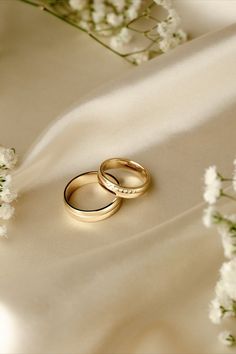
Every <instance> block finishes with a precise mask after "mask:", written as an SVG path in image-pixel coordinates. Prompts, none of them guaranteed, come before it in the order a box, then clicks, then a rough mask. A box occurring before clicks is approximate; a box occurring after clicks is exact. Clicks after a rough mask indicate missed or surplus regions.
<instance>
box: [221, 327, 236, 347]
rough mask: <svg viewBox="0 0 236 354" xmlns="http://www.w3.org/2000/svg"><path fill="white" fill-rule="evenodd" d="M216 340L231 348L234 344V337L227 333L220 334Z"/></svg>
mask: <svg viewBox="0 0 236 354" xmlns="http://www.w3.org/2000/svg"><path fill="white" fill-rule="evenodd" d="M218 338H219V341H220V342H221V343H222V344H224V345H226V346H227V347H231V346H232V345H234V344H235V342H236V339H235V336H234V335H232V334H231V333H230V332H229V331H223V332H221V333H220V334H219V337H218Z"/></svg>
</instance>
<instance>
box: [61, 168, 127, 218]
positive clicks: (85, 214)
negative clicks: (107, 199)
mask: <svg viewBox="0 0 236 354" xmlns="http://www.w3.org/2000/svg"><path fill="white" fill-rule="evenodd" d="M109 178H111V180H112V181H114V183H119V182H118V181H117V179H116V178H115V177H114V176H112V175H110V174H109ZM89 183H98V175H97V171H91V172H86V173H83V174H80V175H79V176H76V177H74V178H73V179H72V180H71V181H70V182H69V183H68V184H67V186H66V187H65V190H64V202H65V206H66V209H67V210H68V211H69V213H70V214H71V215H72V216H74V217H75V218H76V219H77V220H80V221H84V222H96V221H100V220H103V219H106V218H108V217H109V216H111V215H113V214H115V213H116V212H117V211H118V209H119V208H120V206H121V202H122V200H121V198H119V197H115V198H114V199H113V200H112V202H111V203H109V204H108V205H106V206H104V207H102V208H99V209H94V210H83V209H80V208H76V207H74V206H73V205H72V204H71V203H70V197H71V195H72V193H73V192H74V191H76V190H77V189H78V188H80V187H82V186H83V185H85V184H89Z"/></svg>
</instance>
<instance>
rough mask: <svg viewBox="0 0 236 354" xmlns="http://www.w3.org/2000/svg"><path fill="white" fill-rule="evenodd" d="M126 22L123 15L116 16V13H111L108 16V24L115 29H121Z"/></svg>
mask: <svg viewBox="0 0 236 354" xmlns="http://www.w3.org/2000/svg"><path fill="white" fill-rule="evenodd" d="M123 21H124V17H123V15H116V14H114V13H109V14H108V15H107V22H108V23H109V24H110V25H112V26H113V27H119V26H120V25H121V24H122V23H123Z"/></svg>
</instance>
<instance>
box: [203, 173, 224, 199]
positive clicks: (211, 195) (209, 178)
mask: <svg viewBox="0 0 236 354" xmlns="http://www.w3.org/2000/svg"><path fill="white" fill-rule="evenodd" d="M204 179H205V192H204V195H203V197H204V199H205V201H206V202H208V203H209V204H214V203H215V202H216V201H217V199H218V198H219V197H220V194H221V190H222V181H221V179H220V177H219V176H218V173H217V170H216V166H210V167H209V168H208V169H207V170H206V172H205V178H204Z"/></svg>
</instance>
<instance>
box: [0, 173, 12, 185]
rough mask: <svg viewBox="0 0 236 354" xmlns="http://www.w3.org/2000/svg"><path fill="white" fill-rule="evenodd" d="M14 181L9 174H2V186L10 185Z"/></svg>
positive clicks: (0, 177)
mask: <svg viewBox="0 0 236 354" xmlns="http://www.w3.org/2000/svg"><path fill="white" fill-rule="evenodd" d="M11 182H12V177H11V175H9V174H2V173H1V174H0V185H2V186H7V187H8V186H10V185H11Z"/></svg>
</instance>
